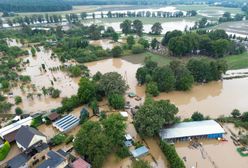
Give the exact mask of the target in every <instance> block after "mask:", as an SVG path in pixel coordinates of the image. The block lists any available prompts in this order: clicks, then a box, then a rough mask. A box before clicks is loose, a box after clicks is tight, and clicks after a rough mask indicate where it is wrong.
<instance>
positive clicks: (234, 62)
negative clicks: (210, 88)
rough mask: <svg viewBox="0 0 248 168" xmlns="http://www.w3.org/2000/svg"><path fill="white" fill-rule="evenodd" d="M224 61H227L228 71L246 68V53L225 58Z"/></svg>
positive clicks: (247, 54)
mask: <svg viewBox="0 0 248 168" xmlns="http://www.w3.org/2000/svg"><path fill="white" fill-rule="evenodd" d="M224 59H225V60H226V61H227V64H228V69H242V68H248V52H245V53H243V54H240V55H231V56H227V57H225V58H224Z"/></svg>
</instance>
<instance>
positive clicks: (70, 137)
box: [65, 135, 74, 144]
mask: <svg viewBox="0 0 248 168" xmlns="http://www.w3.org/2000/svg"><path fill="white" fill-rule="evenodd" d="M73 139H74V137H73V135H70V136H68V137H67V138H66V139H65V144H69V143H71V142H72V141H73Z"/></svg>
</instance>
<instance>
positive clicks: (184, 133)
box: [159, 120, 225, 141]
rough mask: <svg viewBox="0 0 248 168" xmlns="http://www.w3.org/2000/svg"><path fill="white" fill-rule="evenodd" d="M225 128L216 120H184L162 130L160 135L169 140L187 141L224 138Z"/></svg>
mask: <svg viewBox="0 0 248 168" xmlns="http://www.w3.org/2000/svg"><path fill="white" fill-rule="evenodd" d="M224 133H225V130H224V129H223V128H222V127H221V126H220V125H219V124H218V123H217V122H216V121H214V120H205V121H192V122H182V123H178V124H175V125H173V126H171V127H169V128H164V129H161V130H160V133H159V136H160V138H161V139H162V140H167V141H187V140H190V139H192V138H210V139H218V138H222V137H223V134H224Z"/></svg>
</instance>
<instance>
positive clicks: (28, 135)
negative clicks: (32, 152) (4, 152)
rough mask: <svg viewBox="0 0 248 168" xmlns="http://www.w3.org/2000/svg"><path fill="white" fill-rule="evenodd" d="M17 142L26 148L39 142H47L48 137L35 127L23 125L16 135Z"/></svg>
mask: <svg viewBox="0 0 248 168" xmlns="http://www.w3.org/2000/svg"><path fill="white" fill-rule="evenodd" d="M15 140H16V144H17V146H18V147H19V148H21V149H22V150H26V149H28V148H29V147H31V146H32V145H34V144H36V143H37V142H43V143H47V138H46V136H45V135H43V134H42V133H41V132H39V131H38V130H36V129H35V128H32V127H29V126H22V127H21V128H20V129H19V130H18V132H17V133H16V136H15Z"/></svg>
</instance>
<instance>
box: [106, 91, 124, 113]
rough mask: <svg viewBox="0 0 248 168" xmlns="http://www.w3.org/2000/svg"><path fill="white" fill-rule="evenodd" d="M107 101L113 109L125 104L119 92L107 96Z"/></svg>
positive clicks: (120, 107) (122, 106) (121, 107)
mask: <svg viewBox="0 0 248 168" xmlns="http://www.w3.org/2000/svg"><path fill="white" fill-rule="evenodd" d="M108 102H109V105H110V106H111V107H113V108H114V109H123V108H124V106H125V99H124V97H123V96H122V95H120V94H116V93H114V94H111V95H110V96H108Z"/></svg>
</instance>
